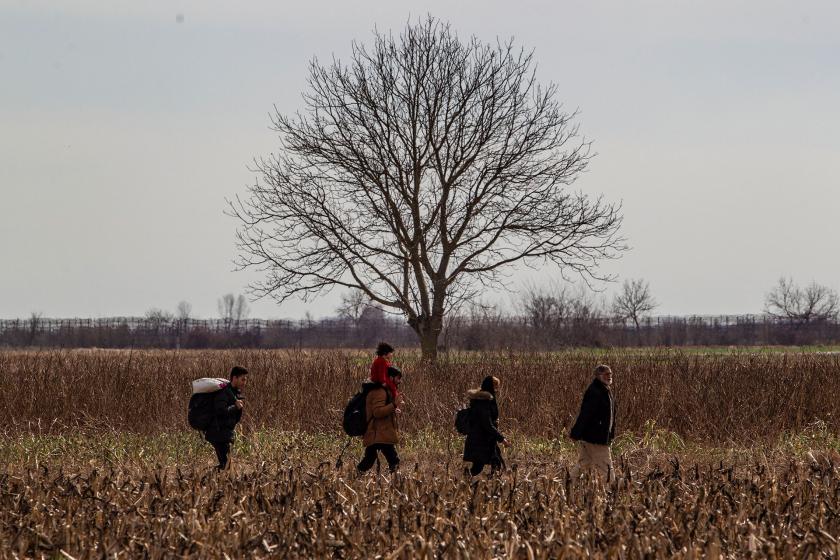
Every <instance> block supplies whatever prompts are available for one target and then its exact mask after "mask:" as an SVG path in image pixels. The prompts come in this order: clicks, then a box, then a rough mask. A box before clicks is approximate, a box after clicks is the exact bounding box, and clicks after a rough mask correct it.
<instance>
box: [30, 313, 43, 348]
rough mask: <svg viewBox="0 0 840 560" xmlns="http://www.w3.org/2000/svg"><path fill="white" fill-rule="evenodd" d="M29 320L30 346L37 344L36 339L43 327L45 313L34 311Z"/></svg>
mask: <svg viewBox="0 0 840 560" xmlns="http://www.w3.org/2000/svg"><path fill="white" fill-rule="evenodd" d="M27 322H28V323H29V324H28V327H29V342H28V343H27V344H28V346H33V345H34V344H35V339H36V338H37V336H38V332H39V331H40V330H41V329H42V328H43V322H44V314H43V313H41V312H38V311H33V312H32V313H31V314H30V315H29V321H27Z"/></svg>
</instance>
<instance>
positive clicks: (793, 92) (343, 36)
mask: <svg viewBox="0 0 840 560" xmlns="http://www.w3.org/2000/svg"><path fill="white" fill-rule="evenodd" d="M426 13H430V14H432V15H433V16H435V17H438V18H441V19H444V20H447V21H449V22H450V23H451V24H452V25H453V26H454V28H455V29H456V30H457V31H458V32H459V34H461V35H463V36H469V35H473V34H474V35H476V36H478V37H479V38H481V39H483V40H486V41H495V40H496V38H497V37H500V38H509V37H511V36H513V37H515V38H516V40H517V41H518V42H519V43H520V44H523V45H525V46H526V47H528V48H533V49H535V56H536V59H537V61H538V63H539V78H540V79H541V80H542V81H544V82H549V81H551V82H555V83H557V84H558V86H559V93H560V98H561V100H562V101H563V102H564V103H565V104H566V106H567V107H569V108H571V109H574V108H579V109H580V111H581V114H580V118H579V121H578V122H579V124H580V127H581V131H582V132H583V133H584V134H585V135H586V136H587V137H588V138H591V139H592V140H594V143H595V149H596V151H597V152H598V156H597V157H596V158H595V159H594V160H593V161H592V163H591V166H590V169H589V172H588V173H587V174H586V175H585V176H583V177H582V178H581V180H580V181H579V183H578V185H577V186H579V187H580V188H582V189H583V190H584V191H586V192H589V193H593V194H597V193H603V194H604V195H605V196H606V197H607V198H608V199H610V200H613V201H622V202H623V205H624V216H625V222H624V228H623V233H624V235H625V236H626V237H627V238H628V241H629V243H630V245H631V246H632V250H631V251H629V252H627V253H626V254H625V255H624V257H623V258H622V259H620V260H618V261H615V262H612V263H609V264H608V265H607V266H606V267H605V270H606V271H608V272H611V273H614V274H616V275H618V276H619V277H620V278H636V277H641V278H645V279H647V280H649V281H650V285H651V288H652V291H653V293H654V295H655V296H656V298H657V300H658V301H659V302H660V303H661V306H660V308H659V309H658V312H659V313H664V314H690V313H698V314H719V313H749V312H759V311H761V308H762V303H763V296H764V293H765V292H766V291H767V290H768V288H770V287H771V286H772V285H773V284H774V283H775V281H776V280H777V279H778V277H779V276H780V275H783V274H784V275H792V276H793V277H794V279H795V280H797V281H798V282H800V283H806V282H809V281H811V280H816V281H818V282H820V283H823V284H827V285H829V286H831V287H832V288H834V289H838V288H840V226H838V221H837V214H838V210H839V209H840V107H839V106H838V104H839V103H840V63H839V62H840V33H838V29H840V2H836V1H825V2H808V1H800V2H789V1H785V2H776V1H768V0H760V1H759V0H755V1H750V2H743V1H733V0H728V1H725V2H710V1H707V2H696V1H691V2H681V1H675V0H663V1H656V2H653V1H649V2H625V1H616V2H599V1H592V0H588V1H585V2H584V1H574V2H570V1H552V2H548V1H545V2H531V1H523V0H519V1H517V2H511V1H509V0H507V1H488V0H481V1H472V0H470V1H458V2H453V1H451V0H447V1H445V2H443V1H440V2H426V3H418V2H401V1H396V0H387V1H353V2H347V1H340V2H278V1H276V0H274V1H265V2H262V1H258V2H253V1H252V2H247V3H239V2H236V3H234V2H221V1H208V0H200V1H199V0H195V1H189V0H182V1H178V0H175V1H167V2H153V1H144V2H137V1H136V0H132V1H116V0H108V1H107V2H105V1H101V2H83V1H80V2H72V1H67V2H57V1H54V2H37V1H23V0H20V1H17V0H0V193H2V199H0V259H2V268H1V269H0V294H2V295H1V296H0V317H17V316H26V315H28V314H29V313H30V312H33V311H37V312H42V313H44V314H45V315H46V316H106V315H107V316H113V315H142V314H143V313H144V312H145V311H146V310H147V309H149V308H151V307H159V308H164V309H170V310H174V308H175V306H176V305H177V303H178V302H179V301H181V300H187V301H189V302H191V303H192V305H193V309H194V312H195V313H196V314H197V315H199V316H205V317H211V316H215V315H216V300H217V298H218V297H219V296H220V295H222V294H224V293H227V292H233V293H239V292H242V291H244V288H245V286H246V284H247V283H248V282H249V281H250V280H252V279H253V278H254V275H253V273H247V272H245V273H243V272H234V271H233V265H232V260H233V259H234V257H235V248H234V242H233V236H234V231H235V229H236V223H235V221H234V220H233V219H231V218H229V217H227V216H225V215H224V214H223V211H224V208H225V202H224V201H225V197H233V196H235V195H237V194H244V193H245V191H246V187H247V185H249V184H251V183H252V182H253V180H254V176H253V175H252V174H251V173H250V172H249V170H248V166H249V162H250V161H251V160H252V158H253V157H254V156H258V155H264V154H268V153H269V152H271V151H272V150H273V149H275V148H276V145H277V142H276V138H275V137H274V135H273V133H272V132H271V131H269V130H268V124H269V119H268V113H269V111H271V110H272V107H273V106H274V105H276V106H277V107H278V108H279V109H280V110H281V111H283V112H293V111H295V110H296V109H298V108H300V107H301V101H300V93H301V91H302V90H303V88H304V85H305V78H306V65H307V63H308V61H309V60H310V59H311V58H312V57H314V56H317V57H319V58H321V59H326V58H329V57H331V56H333V55H335V56H336V57H338V58H345V57H347V55H348V53H349V50H350V44H351V41H352V40H354V39H356V40H360V41H369V39H370V37H371V33H372V30H373V28H374V27H375V26H376V27H378V28H379V29H383V30H387V29H394V30H398V29H399V28H401V27H402V26H403V25H404V24H405V22H406V21H407V20H408V18H410V17H411V18H416V17H418V16H422V15H424V14H426ZM554 276H556V271H555V270H549V269H546V270H543V271H538V272H534V271H527V272H526V271H522V272H516V273H515V274H514V275H513V276H512V279H511V282H512V285H513V287H517V286H521V285H522V284H523V283H525V282H535V283H538V284H539V283H545V282H547V281H548V280H549V279H550V278H552V277H554ZM605 289H606V290H607V293H609V292H610V291H611V290H613V289H614V287H611V286H606V288H605ZM513 297H515V296H513V295H511V294H509V293H506V292H500V293H498V294H491V295H489V296H488V299H493V300H495V301H499V302H502V303H509V302H510V301H511V298H513ZM336 299H337V295H336V294H332V295H331V296H327V297H324V298H322V299H320V300H318V301H315V302H311V303H308V304H305V303H287V304H284V305H283V306H282V307H278V306H277V305H276V304H275V303H273V302H271V301H268V300H266V301H259V302H254V303H252V315H253V316H258V317H266V318H269V317H299V316H302V315H303V313H304V312H305V311H306V310H310V311H311V312H312V313H313V314H314V315H315V316H322V315H327V314H330V313H331V312H332V311H333V309H334V307H335V304H336Z"/></svg>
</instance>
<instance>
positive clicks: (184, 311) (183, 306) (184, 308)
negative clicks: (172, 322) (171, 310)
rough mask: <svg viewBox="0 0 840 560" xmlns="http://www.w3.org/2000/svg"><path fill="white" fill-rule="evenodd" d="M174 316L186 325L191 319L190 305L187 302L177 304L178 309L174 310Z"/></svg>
mask: <svg viewBox="0 0 840 560" xmlns="http://www.w3.org/2000/svg"><path fill="white" fill-rule="evenodd" d="M175 315H176V316H177V317H178V320H179V321H182V322H184V323H186V322H187V321H189V320H190V319H192V304H191V303H189V302H188V301H180V302H178V307H177V308H176V310H175Z"/></svg>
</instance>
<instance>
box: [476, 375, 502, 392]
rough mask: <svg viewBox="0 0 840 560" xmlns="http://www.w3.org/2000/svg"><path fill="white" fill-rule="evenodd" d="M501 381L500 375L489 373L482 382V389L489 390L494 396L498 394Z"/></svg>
mask: <svg viewBox="0 0 840 560" xmlns="http://www.w3.org/2000/svg"><path fill="white" fill-rule="evenodd" d="M501 383H502V382H501V381H499V378H498V377H494V376H492V375H488V376H487V377H485V378H484V380H483V381H482V382H481V390H482V391H487V392H488V393H490V394H491V395H493V396H494V397H495V396H496V392H497V391H498V390H499V385H501Z"/></svg>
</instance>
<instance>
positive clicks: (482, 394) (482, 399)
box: [464, 390, 505, 466]
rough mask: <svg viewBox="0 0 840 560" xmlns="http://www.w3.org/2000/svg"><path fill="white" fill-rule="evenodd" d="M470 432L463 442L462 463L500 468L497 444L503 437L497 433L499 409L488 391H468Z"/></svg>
mask: <svg viewBox="0 0 840 560" xmlns="http://www.w3.org/2000/svg"><path fill="white" fill-rule="evenodd" d="M468 396H469V398H470V430H469V432H468V433H467V439H466V441H465V442H464V461H470V462H472V463H482V464H485V465H495V466H500V465H501V464H502V452H501V450H500V449H499V444H500V443H501V442H503V441H504V440H505V436H503V435H502V434H501V432H499V429H498V427H497V426H498V422H499V407H498V405H497V404H496V399H494V398H493V395H492V394H491V393H490V392H488V391H481V390H478V391H470V392H469V393H468Z"/></svg>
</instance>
